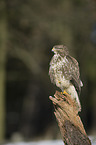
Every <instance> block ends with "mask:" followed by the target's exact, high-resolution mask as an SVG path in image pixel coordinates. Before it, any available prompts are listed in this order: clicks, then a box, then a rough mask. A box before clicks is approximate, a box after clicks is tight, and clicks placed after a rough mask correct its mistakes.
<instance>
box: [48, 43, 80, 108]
mask: <svg viewBox="0 0 96 145" xmlns="http://www.w3.org/2000/svg"><path fill="white" fill-rule="evenodd" d="M52 51H54V53H55V54H54V56H53V57H52V59H51V62H50V68H49V75H50V79H51V82H52V83H54V84H56V86H57V87H59V88H60V89H61V90H62V92H63V91H64V90H66V92H68V93H69V94H70V95H71V96H72V97H73V98H74V99H75V100H76V102H77V104H78V108H79V109H78V110H79V111H80V110H81V106H80V101H79V98H78V95H80V91H81V87H82V85H83V84H82V82H81V80H80V73H79V66H78V62H77V60H76V59H75V58H73V57H72V56H70V55H69V52H68V49H67V47H66V46H64V45H56V46H54V47H53V49H52Z"/></svg>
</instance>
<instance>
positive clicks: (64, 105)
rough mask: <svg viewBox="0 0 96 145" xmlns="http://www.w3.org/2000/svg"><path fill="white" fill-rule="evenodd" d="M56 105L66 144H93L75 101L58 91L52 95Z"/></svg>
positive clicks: (56, 112)
mask: <svg viewBox="0 0 96 145" xmlns="http://www.w3.org/2000/svg"><path fill="white" fill-rule="evenodd" d="M49 98H50V100H52V102H53V104H54V107H55V112H54V114H55V116H56V118H57V121H58V125H59V128H60V131H61V135H62V139H63V142H64V144H65V145H91V142H90V140H89V138H88V136H87V134H86V132H85V129H84V127H83V124H82V121H81V119H80V117H79V115H78V111H77V108H76V105H75V102H73V100H72V99H71V98H70V97H69V96H65V95H63V94H61V93H60V92H58V91H56V93H55V95H54V97H52V96H50V97H49Z"/></svg>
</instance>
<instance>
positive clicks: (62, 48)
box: [52, 45, 69, 56]
mask: <svg viewBox="0 0 96 145" xmlns="http://www.w3.org/2000/svg"><path fill="white" fill-rule="evenodd" d="M52 51H53V52H54V53H57V54H60V55H62V56H66V55H68V54H69V52H68V49H67V47H66V46H64V45H55V46H54V47H53V48H52Z"/></svg>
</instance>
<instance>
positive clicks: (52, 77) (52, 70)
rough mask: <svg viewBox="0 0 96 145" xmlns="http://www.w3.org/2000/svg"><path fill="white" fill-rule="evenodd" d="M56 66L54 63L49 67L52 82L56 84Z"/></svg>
mask: <svg viewBox="0 0 96 145" xmlns="http://www.w3.org/2000/svg"><path fill="white" fill-rule="evenodd" d="M53 67H54V66H53V65H50V67H49V75H50V79H51V82H52V83H53V84H55V74H54V68H53Z"/></svg>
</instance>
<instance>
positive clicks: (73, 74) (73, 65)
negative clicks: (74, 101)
mask: <svg viewBox="0 0 96 145" xmlns="http://www.w3.org/2000/svg"><path fill="white" fill-rule="evenodd" d="M66 59H67V66H66V67H67V69H66V67H65V69H66V70H67V74H68V75H67V76H70V77H69V78H68V79H70V81H71V82H72V84H73V85H74V86H75V88H76V90H77V92H78V94H79V95H80V91H81V83H80V82H81V81H80V73H79V65H78V62H77V60H76V59H75V58H73V57H71V56H69V55H68V56H66ZM66 70H65V71H66Z"/></svg>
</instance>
